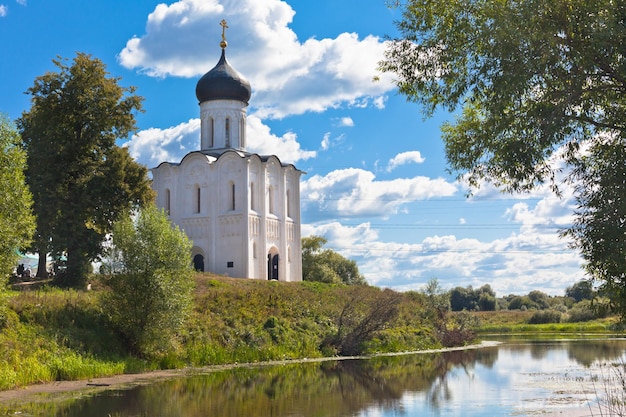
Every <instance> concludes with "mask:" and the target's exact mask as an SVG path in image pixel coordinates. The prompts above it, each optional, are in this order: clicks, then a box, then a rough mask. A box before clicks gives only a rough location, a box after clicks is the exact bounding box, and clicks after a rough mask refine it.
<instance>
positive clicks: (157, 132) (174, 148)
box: [125, 119, 200, 168]
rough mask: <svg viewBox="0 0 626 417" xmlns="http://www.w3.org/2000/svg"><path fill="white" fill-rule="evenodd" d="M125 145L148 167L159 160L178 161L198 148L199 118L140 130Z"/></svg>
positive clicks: (154, 165) (134, 156)
mask: <svg viewBox="0 0 626 417" xmlns="http://www.w3.org/2000/svg"><path fill="white" fill-rule="evenodd" d="M125 146H128V150H129V152H130V154H131V156H132V157H133V158H135V159H136V160H137V161H138V162H140V163H142V164H144V165H146V166H147V167H149V168H152V167H156V166H157V165H159V164H160V163H161V162H180V160H181V159H182V157H183V156H185V155H186V154H187V153H189V152H191V151H193V150H196V149H200V119H190V120H189V121H188V122H185V123H181V124H179V125H178V126H174V127H170V128H167V129H158V128H150V129H146V130H142V131H140V132H139V133H137V134H135V135H133V137H132V138H131V140H130V141H128V142H127V143H126V144H125Z"/></svg>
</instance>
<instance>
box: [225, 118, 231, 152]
mask: <svg viewBox="0 0 626 417" xmlns="http://www.w3.org/2000/svg"><path fill="white" fill-rule="evenodd" d="M224 138H225V140H226V145H225V146H226V147H227V148H230V119H229V118H228V117H227V118H226V121H225V124H224Z"/></svg>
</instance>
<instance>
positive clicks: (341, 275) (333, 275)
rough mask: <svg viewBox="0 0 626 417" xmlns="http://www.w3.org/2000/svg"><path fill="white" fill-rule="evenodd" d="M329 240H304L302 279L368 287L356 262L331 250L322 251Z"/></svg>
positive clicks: (320, 238) (319, 237) (319, 238)
mask: <svg viewBox="0 0 626 417" xmlns="http://www.w3.org/2000/svg"><path fill="white" fill-rule="evenodd" d="M326 242H327V240H326V239H325V238H323V237H322V236H308V237H305V238H302V279H303V280H304V281H319V282H326V283H336V284H339V283H343V284H348V285H367V281H366V280H365V277H364V276H363V275H361V273H360V272H359V267H358V266H357V264H356V262H355V261H353V260H351V259H347V258H345V257H343V256H341V255H340V254H338V253H337V252H335V251H333V250H331V249H322V248H323V246H324V245H325V244H326Z"/></svg>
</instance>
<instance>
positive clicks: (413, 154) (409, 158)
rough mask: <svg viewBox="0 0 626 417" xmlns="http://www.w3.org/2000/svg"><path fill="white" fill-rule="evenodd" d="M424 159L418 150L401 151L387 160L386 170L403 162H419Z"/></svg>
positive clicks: (388, 170) (390, 169) (391, 169)
mask: <svg viewBox="0 0 626 417" xmlns="http://www.w3.org/2000/svg"><path fill="white" fill-rule="evenodd" d="M425 160H426V159H425V158H424V157H423V156H422V154H421V153H420V152H419V151H410V152H402V153H399V154H397V155H396V156H394V157H393V158H391V159H390V160H389V164H387V172H391V171H393V170H394V169H396V168H397V167H399V166H400V165H405V164H410V163H414V164H421V163H423V162H424V161H425Z"/></svg>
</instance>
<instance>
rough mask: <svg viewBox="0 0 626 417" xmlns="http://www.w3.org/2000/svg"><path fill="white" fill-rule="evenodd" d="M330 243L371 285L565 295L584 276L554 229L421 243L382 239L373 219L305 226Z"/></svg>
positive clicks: (447, 237)
mask: <svg viewBox="0 0 626 417" xmlns="http://www.w3.org/2000/svg"><path fill="white" fill-rule="evenodd" d="M308 235H320V236H324V237H326V238H327V239H328V243H327V245H326V247H328V248H330V249H333V250H336V251H337V252H339V253H341V254H342V255H343V256H346V257H348V258H350V259H353V260H355V261H356V262H357V264H358V266H359V271H360V272H361V273H363V274H364V275H365V277H366V279H367V281H368V282H369V283H370V284H373V285H377V286H381V287H390V288H394V289H396V290H418V289H420V288H422V287H423V286H424V284H426V283H427V282H428V280H430V279H432V278H437V279H438V280H439V282H440V284H441V285H442V286H443V287H444V288H452V287H455V286H458V285H461V286H467V285H472V286H475V287H479V286H482V285H484V284H490V285H491V286H492V288H493V289H494V290H495V291H496V293H497V294H498V296H503V295H508V294H511V293H516V294H525V293H528V292H530V291H532V290H540V291H544V292H546V293H548V294H554V295H557V294H558V295H562V293H563V288H564V287H566V286H571V285H572V284H573V283H575V282H576V281H578V280H580V279H582V278H583V271H582V270H581V269H580V265H581V259H580V257H579V256H578V255H577V254H576V253H575V252H573V251H571V250H569V249H568V248H567V245H566V243H565V242H563V241H561V240H559V239H558V237H557V236H556V234H554V233H549V232H545V233H537V232H536V231H525V232H523V231H519V232H516V233H512V234H511V235H510V236H508V237H505V238H502V239H495V240H493V241H481V240H479V239H475V238H463V239H459V238H457V237H456V236H454V235H444V236H439V235H434V236H429V237H426V238H424V239H423V240H422V241H421V242H416V243H399V242H393V241H382V240H381V239H380V237H379V236H378V233H377V231H376V230H375V228H372V226H371V225H370V223H362V224H359V225H356V226H345V225H342V224H340V223H337V222H329V223H320V224H313V225H308V226H307V227H306V228H305V227H303V236H308Z"/></svg>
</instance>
